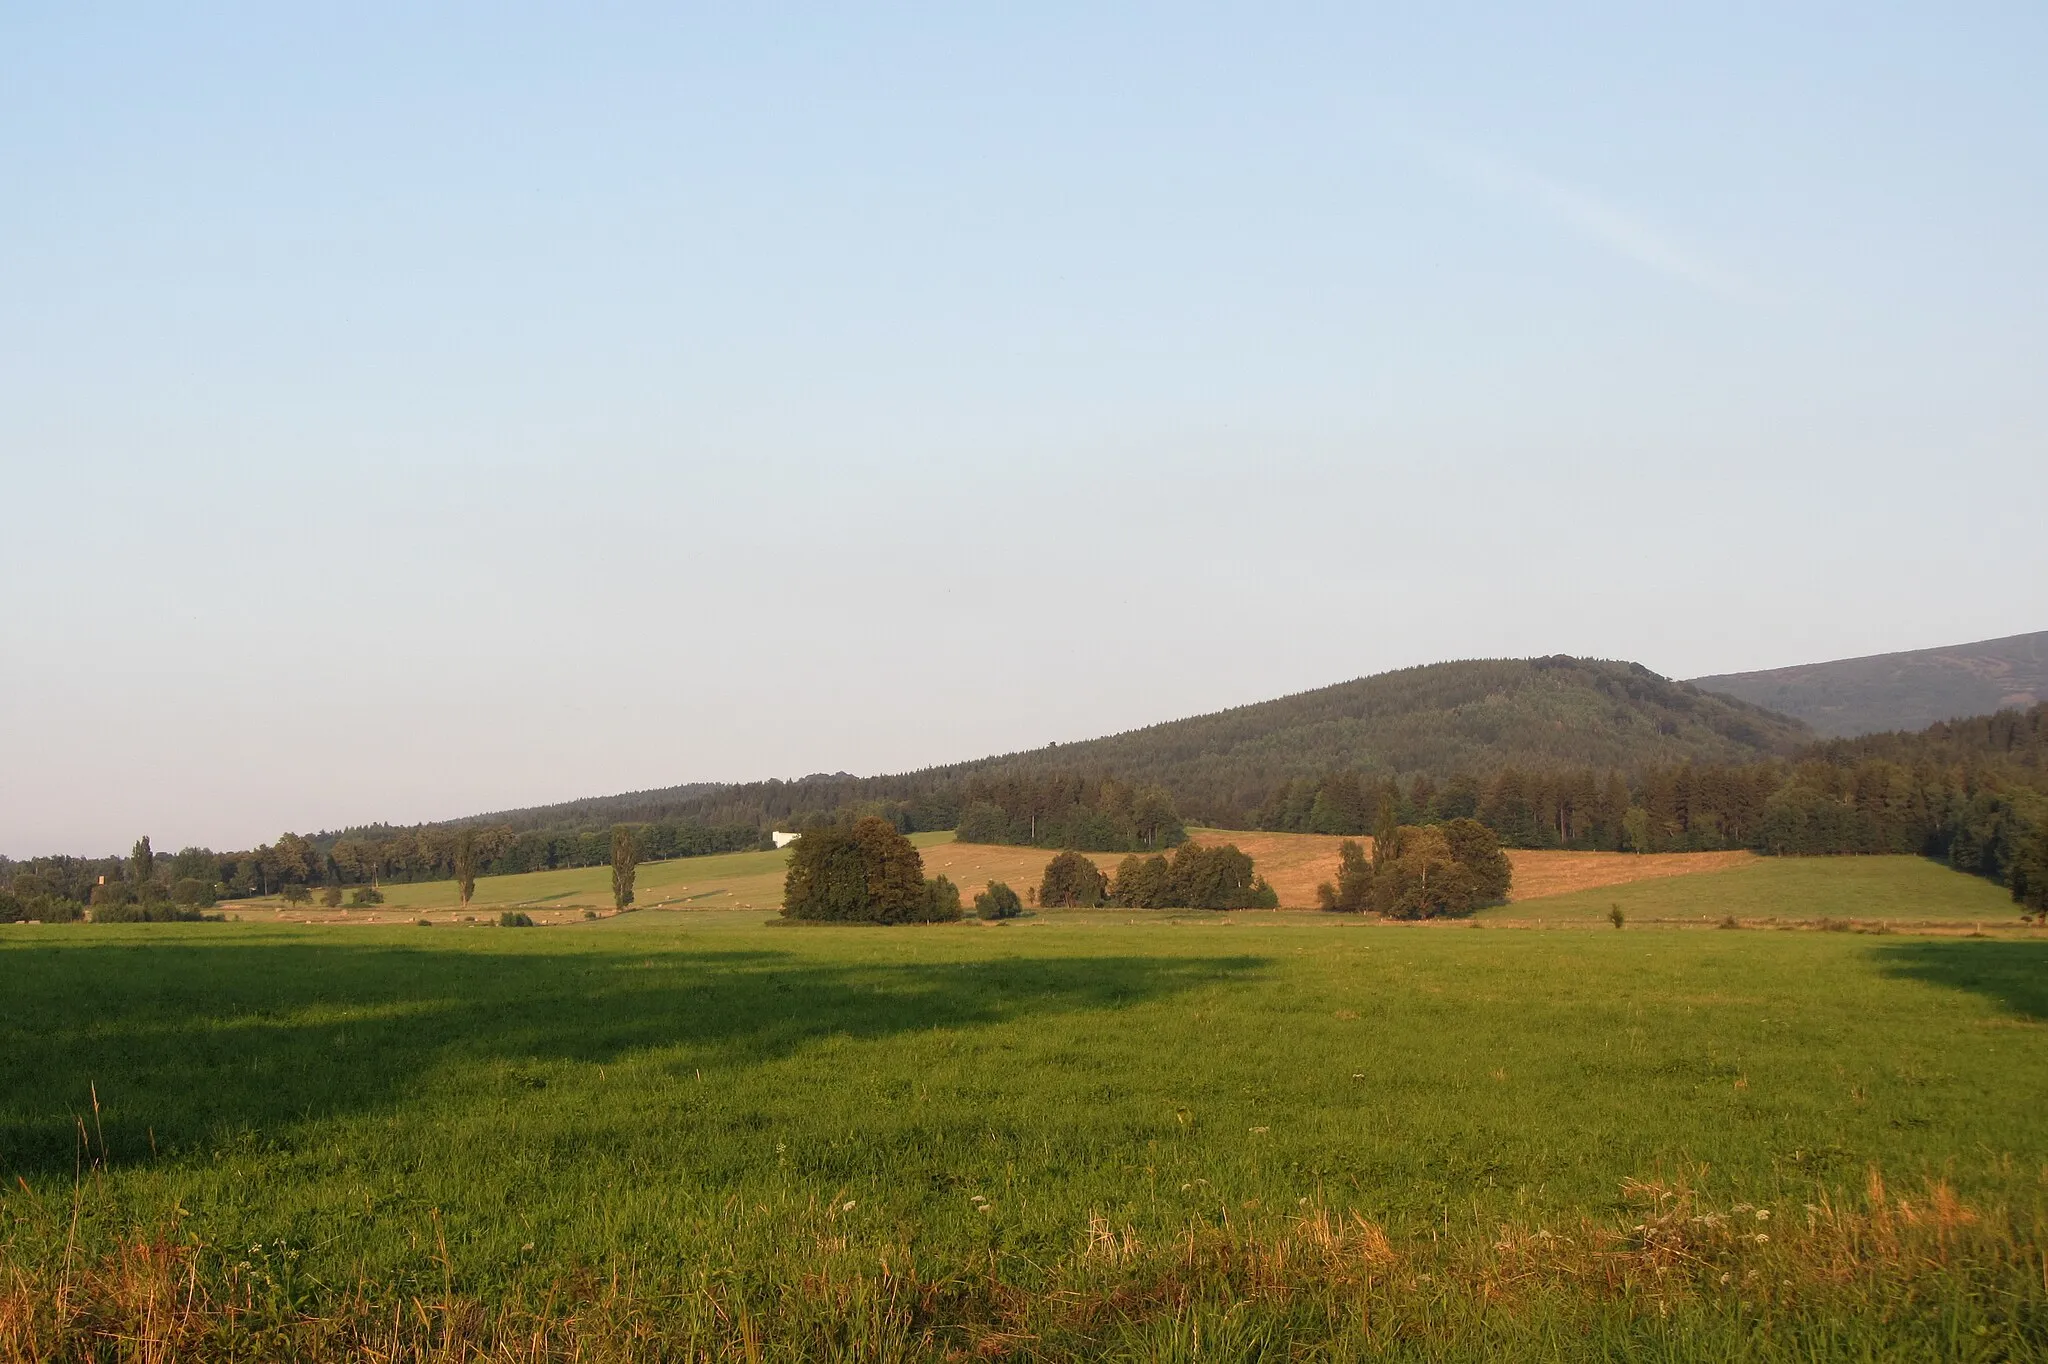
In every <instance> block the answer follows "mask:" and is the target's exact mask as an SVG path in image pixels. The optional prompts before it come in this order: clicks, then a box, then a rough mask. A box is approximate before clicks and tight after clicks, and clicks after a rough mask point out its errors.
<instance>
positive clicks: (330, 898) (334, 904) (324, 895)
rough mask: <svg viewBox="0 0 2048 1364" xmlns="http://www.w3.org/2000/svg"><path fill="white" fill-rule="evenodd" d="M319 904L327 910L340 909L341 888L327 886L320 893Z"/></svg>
mask: <svg viewBox="0 0 2048 1364" xmlns="http://www.w3.org/2000/svg"><path fill="white" fill-rule="evenodd" d="M320 903H321V904H323V905H325V906H327V907H328V908H329V909H340V908H341V887H340V886H328V887H326V888H325V889H323V890H322V891H321V892H320Z"/></svg>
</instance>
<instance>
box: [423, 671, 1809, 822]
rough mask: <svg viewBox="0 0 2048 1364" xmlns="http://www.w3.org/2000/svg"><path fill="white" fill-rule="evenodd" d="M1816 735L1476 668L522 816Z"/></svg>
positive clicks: (1595, 686)
mask: <svg viewBox="0 0 2048 1364" xmlns="http://www.w3.org/2000/svg"><path fill="white" fill-rule="evenodd" d="M1813 737H1814V736H1813V734H1812V732H1811V731H1810V730H1808V729H1807V728H1806V726H1804V725H1802V724H1800V723H1799V722H1798V721H1795V720H1788V719H1786V718H1785V717H1784V716H1781V715H1775V714H1772V713H1771V712H1770V711H1767V710H1764V709H1761V708H1760V707H1756V706H1752V705H1749V704H1747V703H1745V702H1743V701H1739V700H1735V699H1731V698H1729V697H1725V696H1711V695H1708V694H1706V693H1704V692H1702V691H1700V690H1699V689H1697V688H1695V687H1692V686H1690V685H1688V684H1686V683H1683V682H1673V681H1671V680H1670V679H1668V678H1663V677H1659V676H1658V675H1657V674H1655V673H1653V672H1650V671H1649V670H1648V669H1647V668H1644V667H1642V666H1641V665H1640V664H1634V663H1614V662H1607V661H1602V660H1595V659H1575V658H1565V657H1561V656H1560V657H1551V658H1535V659H1473V660H1466V661H1462V662H1455V663H1433V664H1430V665H1428V666H1425V667H1418V668H1404V669H1402V670H1400V671H1398V672H1390V673H1381V674H1378V675H1377V676H1373V677H1362V678H1358V679H1355V680H1353V681H1350V682H1340V683H1338V684H1337V685H1335V686H1332V687H1321V688H1318V689H1317V690H1314V691H1306V692H1299V693H1297V694H1295V695H1293V696H1284V697H1280V698H1279V699H1277V700H1272V701H1261V702H1258V703H1256V704H1253V705H1247V706H1239V707H1237V708H1235V709H1232V710H1225V711H1218V712H1216V713H1214V714H1210V715H1198V716H1193V717H1191V718H1188V719H1183V720H1171V721H1167V722H1165V723H1163V724H1157V725H1149V726H1147V727H1145V728H1143V729H1135V730H1129V731H1127V732H1125V733H1122V734H1114V735H1110V736H1108V737H1106V738H1100V739H1089V740H1085V741H1083V742H1079V743H1072V744H1052V745H1048V746H1047V747H1045V748H1040V749H1032V750H1030V751H1028V752H1021V753H1007V754H1000V755H997V756H994V757H988V758H980V759H975V760H972V761H968V762H961V763H955V764H951V765H949V766H945V767H935V768H928V769H925V770H923V771H920V772H907V773H900V774H896V775H893V776H879V777H862V778H856V777H850V776H847V775H846V774H844V773H840V774H836V775H833V776H811V777H804V778H802V779H800V780H797V781H794V782H783V781H767V782H750V783H746V784H744V785H736V786H722V787H717V788H714V789H711V790H704V789H702V788H690V787H679V788H674V789H671V790H668V791H644V792H636V793H633V794H631V795H626V796H614V797H605V798H600V799H595V800H586V801H578V802H574V803H572V804H568V805H562V806H554V807H544V808H541V809H535V810H524V811H520V812H518V818H519V820H520V822H521V827H551V826H569V825H574V824H579V823H583V822H588V821H591V820H593V819H643V820H644V819H692V820H700V821H702V822H704V823H708V824H755V825H765V824H768V823H774V822H777V821H787V820H790V819H793V818H796V817H799V816H801V815H804V814H807V813H812V812H818V811H830V810H836V809H841V808H844V807H846V806H848V805H851V804H855V803H858V802H861V801H906V800H907V801H917V800H919V799H922V798H930V797H934V796H939V795H940V793H942V792H944V791H946V790H948V789H949V788H952V787H954V786H955V785H956V784H957V783H959V782H961V781H962V780H964V779H967V778H970V777H976V776H991V775H1010V774H1016V775H1035V774H1050V773H1072V774H1081V775H1109V776H1114V777H1116V778H1118V779H1120V780H1122V781H1127V782H1133V783H1143V784H1149V783H1157V784H1159V785H1162V786H1165V787H1166V788H1168V789H1169V790H1170V791H1172V792H1173V794H1174V797H1175V799H1176V800H1177V801H1179V803H1180V806H1181V809H1182V811H1183V813H1185V814H1187V815H1189V816H1190V817H1191V818H1195V819H1206V820H1211V821H1215V822H1219V823H1230V822H1236V821H1241V820H1243V819H1244V818H1245V817H1246V816H1247V814H1248V812H1250V811H1252V810H1255V809H1256V808H1257V807H1258V806H1259V804H1260V803H1261V802H1263V801H1264V800H1265V799H1266V798H1267V797H1268V796H1270V795H1271V794H1272V791H1273V789H1274V788H1275V787H1276V786H1278V785H1279V784H1280V783H1283V782H1285V781H1288V780H1290V779H1292V778H1295V777H1313V776H1320V775H1322V774H1324V773H1327V772H1330V771H1333V770H1336V769H1339V768H1349V769H1354V770H1357V771H1359V772H1361V773H1363V774H1365V775H1368V776H1392V775H1403V776H1407V775H1413V774H1416V773H1428V774H1429V775H1430V776H1431V777H1434V778H1439V779H1440V778H1445V777H1450V776H1454V775H1461V774H1464V775H1473V776H1482V777H1483V776H1487V775H1490V774H1492V773H1494V772H1497V771H1498V770H1500V769H1501V768H1503V767H1509V766H1517V767H1535V768H1545V769H1556V768H1565V767H1571V768H1580V767H1590V768H1594V769H1597V770H1600V771H1606V770H1608V769H1615V768H1618V769H1622V770H1625V771H1632V770H1635V769H1638V768H1641V767H1645V766H1649V765H1653V764H1666V763H1677V762H1684V761H1686V760H1688V759H1691V760H1693V761H1697V762H1746V761H1750V760H1754V759H1757V758H1761V757H1767V756H1776V755H1782V754H1787V753H1790V752H1792V751H1793V750H1794V749H1796V748H1798V747H1799V746H1800V745H1802V744H1804V743H1808V742H1810V741H1811V740H1812V739H1813ZM941 799H943V797H941ZM490 818H492V819H494V820H495V819H497V818H499V817H498V816H492V817H490ZM463 822H470V821H463ZM948 827H949V826H948Z"/></svg>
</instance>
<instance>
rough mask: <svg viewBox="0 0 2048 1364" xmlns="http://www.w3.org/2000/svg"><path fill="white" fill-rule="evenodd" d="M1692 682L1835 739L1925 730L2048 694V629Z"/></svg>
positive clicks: (2014, 707) (2024, 703)
mask: <svg viewBox="0 0 2048 1364" xmlns="http://www.w3.org/2000/svg"><path fill="white" fill-rule="evenodd" d="M1693 685H1694V686H1696V687H1699V688H1701V689H1703V690H1706V691H1714V692H1722V693H1725V694H1727V695H1729V696H1737V697H1740V698H1742V699H1743V700H1745V701H1751V702H1754V703H1755V704H1757V705H1759V706H1769V707H1770V708H1771V709H1772V710H1775V711H1778V712H1780V713H1782V714H1785V715H1791V716H1796V717H1797V718H1799V719H1801V720H1804V721H1806V723H1808V724H1809V725H1812V726H1813V727H1814V729H1815V730H1817V731H1818V732H1819V733H1821V734H1823V735H1826V736H1828V737H1830V738H1847V737H1850V736H1853V735H1857V734H1876V733H1880V732H1882V731H1886V730H1920V729H1924V728H1926V727H1927V726H1928V725H1931V724H1934V723H1936V722H1937V721H1941V720H1953V719H1956V718H1957V717H1959V716H1965V715H1989V714H1991V713H1993V712H1994V711H1999V710H2023V709H2025V708H2026V707H2028V706H2031V705H2034V704H2035V703H2036V702H2040V701H2048V630H2040V631H2036V632H2035V633H2033V634H2031V635H2011V636H2008V637H2007V638H2005V639H1984V640H1979V641H1977V642H1976V643H1975V644H1952V645H1948V646H1946V647H1944V648H1940V649H1917V650H1913V651H1911V652H1908V653H1897V654H1873V655H1871V656H1869V657H1867V658H1842V659H1836V660H1835V661H1833V662H1831V663H1804V664H1801V665H1800V666H1798V667H1796V668H1773V669H1770V670H1769V671H1766V672H1753V673H1727V674H1724V675H1721V676H1717V677H1696V678H1694V679H1693Z"/></svg>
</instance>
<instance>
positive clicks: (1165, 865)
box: [1038, 843, 1280, 909]
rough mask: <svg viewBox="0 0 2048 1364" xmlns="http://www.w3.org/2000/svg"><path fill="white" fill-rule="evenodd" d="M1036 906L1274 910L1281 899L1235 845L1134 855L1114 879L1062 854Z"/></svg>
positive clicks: (1080, 859)
mask: <svg viewBox="0 0 2048 1364" xmlns="http://www.w3.org/2000/svg"><path fill="white" fill-rule="evenodd" d="M1038 903H1039V904H1040V905H1043V906H1045V907H1046V908H1048V909H1093V908H1095V907H1097V906H1098V905H1117V906H1121V907H1122V908H1125V909H1272V908H1274V907H1276V906H1277V905H1278V904H1279V903H1280V897H1279V896H1278V895H1276V894H1274V892H1273V888H1272V887H1271V886H1269V885H1267V884H1266V881H1265V878H1264V877H1262V876H1260V875H1259V874H1258V873H1257V871H1256V869H1255V868H1254V867H1253V866H1252V859H1251V858H1250V857H1249V856H1248V855H1246V854H1245V853H1243V852H1241V851H1239V850H1238V847H1237V845H1236V844H1234V843H1225V844H1222V845H1220V846H1218V847H1213V848H1204V847H1201V846H1199V845H1197V844H1194V843H1182V844H1181V845H1180V846H1179V847H1177V848H1175V849H1174V852H1173V856H1172V857H1170V858H1169V857H1166V856H1164V855H1162V854H1159V853H1154V854H1152V855H1151V856H1149V857H1145V856H1140V855H1139V854H1137V853H1132V854H1131V855H1130V856H1128V857H1126V858H1124V860H1123V861H1122V862H1120V863H1118V864H1117V869H1116V876H1115V878H1114V879H1112V878H1110V877H1108V876H1105V875H1103V873H1102V869H1101V868H1100V867H1098V866H1096V865H1095V863H1094V862H1093V861H1092V860H1090V859H1089V858H1087V857H1084V856H1082V855H1081V854H1080V853H1078V852H1073V851H1068V852H1063V853H1061V854H1060V855H1059V856H1058V857H1055V858H1054V859H1053V860H1052V861H1051V862H1049V863H1047V864H1046V868H1045V874H1044V875H1043V876H1042V877H1041V878H1040V879H1039V886H1038Z"/></svg>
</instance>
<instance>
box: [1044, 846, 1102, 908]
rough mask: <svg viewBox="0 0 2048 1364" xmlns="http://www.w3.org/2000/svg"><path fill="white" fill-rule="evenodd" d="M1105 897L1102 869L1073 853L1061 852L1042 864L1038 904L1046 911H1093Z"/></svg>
mask: <svg viewBox="0 0 2048 1364" xmlns="http://www.w3.org/2000/svg"><path fill="white" fill-rule="evenodd" d="M1108 895H1109V878H1108V877H1106V876H1104V875H1103V874H1102V868H1100V867H1098V866H1096V865H1095V863H1094V862H1092V861H1091V860H1089V859H1088V858H1086V857H1083V856H1082V855H1081V854H1080V853H1077V852H1063V853H1061V854H1060V855H1059V856H1058V857H1055V858H1054V859H1053V860H1052V861H1050V862H1048V863H1046V864H1045V875H1044V876H1042V877H1040V878H1039V882H1038V903H1039V904H1041V905H1044V906H1046V907H1047V908H1048V909H1094V908H1095V907H1096V906H1098V905H1100V904H1101V903H1102V902H1103V901H1104V900H1105V899H1107V898H1108Z"/></svg>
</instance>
